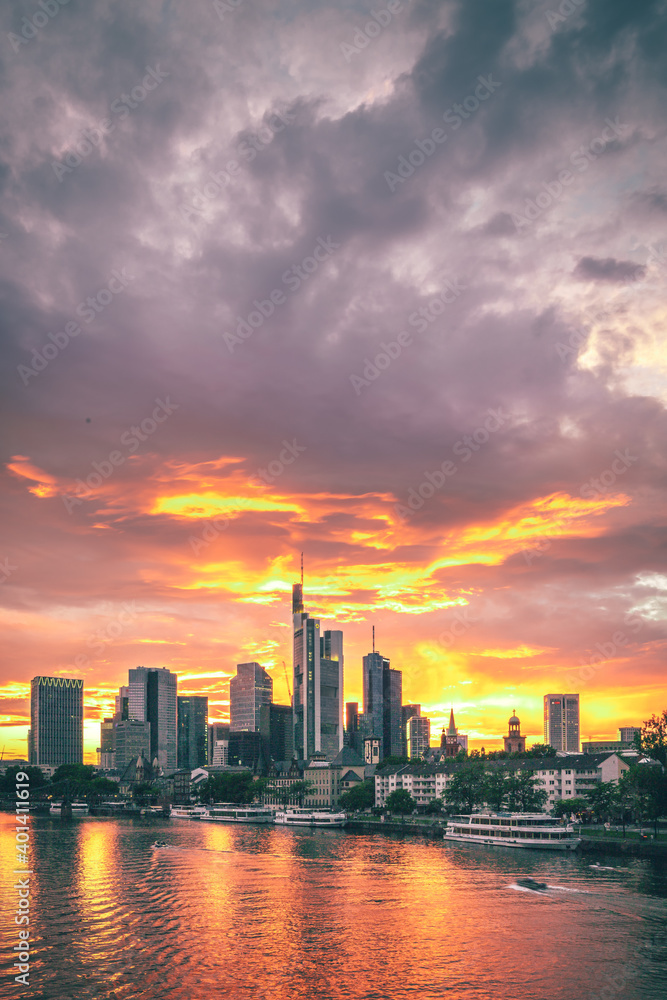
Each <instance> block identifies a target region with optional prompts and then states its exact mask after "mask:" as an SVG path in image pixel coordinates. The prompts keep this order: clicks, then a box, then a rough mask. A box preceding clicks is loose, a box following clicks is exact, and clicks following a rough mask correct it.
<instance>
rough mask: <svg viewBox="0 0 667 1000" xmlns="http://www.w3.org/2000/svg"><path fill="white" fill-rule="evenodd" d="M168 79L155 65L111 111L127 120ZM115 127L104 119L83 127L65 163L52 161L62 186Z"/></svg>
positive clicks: (65, 157) (114, 104)
mask: <svg viewBox="0 0 667 1000" xmlns="http://www.w3.org/2000/svg"><path fill="white" fill-rule="evenodd" d="M168 76H169V73H168V72H167V71H166V70H164V69H162V70H161V69H160V64H159V63H156V66H155V69H152V68H151V67H150V66H146V75H145V76H144V77H143V79H142V80H140V81H139V82H138V83H136V84H135V86H134V87H132V89H131V91H130V92H129V94H127V93H123V94H121V95H120V97H117V98H116V100H115V101H112V102H111V111H112V112H113V114H114V115H118V118H119V121H124V120H125V119H126V118H127V117H128V115H129V114H130V112H131V111H134V110H135V109H136V108H138V107H139V105H140V104H141V103H142V102H143V101H145V100H146V98H147V97H148V95H149V93H150V92H151V91H153V90H155V89H156V87H159V85H160V84H161V83H162V81H163V80H164V79H165V78H166V77H168ZM115 128H116V122H115V121H113V119H112V118H109V117H107V118H102V120H101V121H99V122H98V123H97V125H91V126H88V127H87V128H84V129H82V130H81V132H80V133H79V138H78V139H77V140H76V141H75V143H74V147H73V149H70V150H69V152H68V153H66V154H65V156H64V158H63V160H62V161H58V160H53V161H52V163H51V168H52V170H53V172H54V173H55V175H56V177H57V178H58V180H59V182H60V183H61V184H62V182H63V180H64V179H65V175H66V174H71V173H72V171H73V170H75V169H76V168H77V167H78V166H80V164H82V163H83V161H84V160H85V159H86V157H88V156H90V154H91V153H92V152H93V151H94V150H95V149H99V147H100V146H101V145H102V140H103V139H104V137H105V136H107V135H111V133H112V132H113V131H114V129H115Z"/></svg>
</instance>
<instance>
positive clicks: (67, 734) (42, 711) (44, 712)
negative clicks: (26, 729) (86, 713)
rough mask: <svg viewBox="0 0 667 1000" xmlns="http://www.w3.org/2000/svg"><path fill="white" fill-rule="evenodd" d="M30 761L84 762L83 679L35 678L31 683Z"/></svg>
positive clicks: (48, 764) (42, 763)
mask: <svg viewBox="0 0 667 1000" xmlns="http://www.w3.org/2000/svg"><path fill="white" fill-rule="evenodd" d="M29 742H30V763H31V764H35V765H36V766H37V767H40V766H45V767H59V766H60V765H61V764H82V763H83V681H82V680H78V679H77V678H74V677H33V679H32V682H31V685H30V741H29Z"/></svg>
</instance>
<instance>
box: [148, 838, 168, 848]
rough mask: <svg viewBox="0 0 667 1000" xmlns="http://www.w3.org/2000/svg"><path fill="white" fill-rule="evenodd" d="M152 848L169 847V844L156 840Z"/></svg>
mask: <svg viewBox="0 0 667 1000" xmlns="http://www.w3.org/2000/svg"><path fill="white" fill-rule="evenodd" d="M152 846H153V847H154V848H156V849H157V848H160V847H169V844H168V843H167V841H166V840H156V841H155V843H154V844H153V845H152Z"/></svg>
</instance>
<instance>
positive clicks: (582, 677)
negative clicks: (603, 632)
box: [566, 611, 644, 691]
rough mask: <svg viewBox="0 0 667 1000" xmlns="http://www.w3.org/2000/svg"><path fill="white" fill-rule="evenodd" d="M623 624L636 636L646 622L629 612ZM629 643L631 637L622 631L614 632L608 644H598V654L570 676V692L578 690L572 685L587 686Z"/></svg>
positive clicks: (568, 680) (596, 644)
mask: <svg viewBox="0 0 667 1000" xmlns="http://www.w3.org/2000/svg"><path fill="white" fill-rule="evenodd" d="M623 624H624V625H625V626H626V628H628V629H629V630H630V631H631V632H634V633H635V634H636V633H637V632H639V631H640V629H641V628H642V627H643V625H644V621H643V619H642V618H640V617H639V615H636V614H633V613H632V612H631V611H628V612H626V614H625V616H624V618H623ZM629 642H630V637H629V636H628V635H626V633H625V632H622V631H621V630H620V629H619V630H617V631H616V632H613V633H612V635H611V636H609V638H608V640H607V641H606V642H596V643H595V649H596V652H595V653H592V654H591V655H590V656H589V657H588V659H585V660H581V661H580V664H579V670H578V671H577V672H576V673H574V674H569V675H568V677H567V679H566V683H567V684H569V685H570V690H571V691H574V690H575V689H576V688H575V687H573V686H572V685H578V684H585V683H587V682H588V681H590V680H592V678H593V677H595V675H596V673H597V672H598V671H599V670H601V669H602V667H603V666H604V665H605V663H608V662H609V660H611V659H612V657H614V656H615V655H616V654H617V653H623V652H624V651H625V647H626V646H627V645H628V643H629Z"/></svg>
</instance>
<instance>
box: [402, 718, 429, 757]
mask: <svg viewBox="0 0 667 1000" xmlns="http://www.w3.org/2000/svg"><path fill="white" fill-rule="evenodd" d="M405 735H406V747H407V755H408V757H410V758H411V759H412V758H413V757H421V755H422V754H423V753H424V752H425V751H426V750H428V748H429V747H430V745H431V720H430V719H427V718H426V716H424V715H413V716H411V717H410V718H409V719H408V721H407V723H406V726H405Z"/></svg>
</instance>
